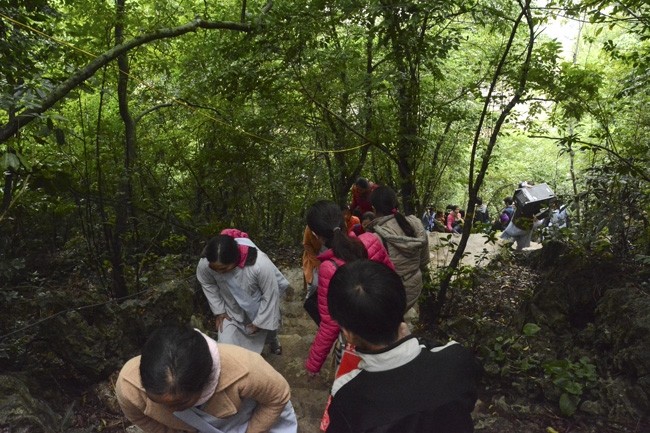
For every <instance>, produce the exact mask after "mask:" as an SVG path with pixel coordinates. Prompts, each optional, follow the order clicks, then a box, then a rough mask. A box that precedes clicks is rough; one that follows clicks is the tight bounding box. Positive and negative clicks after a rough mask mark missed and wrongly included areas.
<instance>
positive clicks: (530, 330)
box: [523, 323, 542, 337]
mask: <svg viewBox="0 0 650 433" xmlns="http://www.w3.org/2000/svg"><path fill="white" fill-rule="evenodd" d="M540 329H542V328H540V327H539V326H538V325H537V324H535V323H526V324H525V325H524V331H523V332H524V335H525V336H526V337H532V336H533V335H535V334H537V333H538V332H539V330H540Z"/></svg>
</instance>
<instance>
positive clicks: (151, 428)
mask: <svg viewBox="0 0 650 433" xmlns="http://www.w3.org/2000/svg"><path fill="white" fill-rule="evenodd" d="M115 390H116V393H117V399H118V402H119V404H120V407H121V408H122V411H123V412H124V414H125V415H126V417H127V418H128V419H129V420H131V422H133V423H134V424H135V425H137V426H138V427H140V428H141V429H142V430H143V431H144V432H145V433H171V432H183V431H190V432H194V431H199V432H202V433H203V432H205V433H220V432H222V433H264V432H273V433H276V432H277V433H280V432H282V433H285V432H286V433H289V432H291V433H295V432H296V431H297V421H296V416H295V413H294V411H293V407H292V406H291V402H290V401H289V398H290V391H289V384H288V383H287V381H286V380H285V379H284V377H282V375H281V374H280V373H278V372H277V371H275V370H274V369H273V367H272V366H271V365H270V364H268V363H267V362H266V361H265V360H264V359H263V358H262V357H261V356H260V355H259V354H257V353H255V352H252V351H249V350H246V349H243V348H241V347H238V346H233V345H229V344H217V342H216V341H214V340H213V339H211V338H209V337H208V336H206V335H204V334H202V333H201V332H199V331H197V330H195V329H192V328H189V327H181V326H167V327H163V328H160V329H158V330H157V331H155V332H154V333H153V334H152V335H151V337H150V338H149V340H148V341H147V342H146V344H145V345H144V347H143V349H142V355H141V356H137V357H135V358H133V359H131V360H129V361H128V362H127V363H126V364H125V365H124V367H123V368H122V370H121V372H120V375H119V377H118V379H117V383H116V386H115Z"/></svg>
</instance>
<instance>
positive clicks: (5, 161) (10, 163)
mask: <svg viewBox="0 0 650 433" xmlns="http://www.w3.org/2000/svg"><path fill="white" fill-rule="evenodd" d="M18 168H20V160H19V159H18V157H17V156H16V155H14V154H13V153H5V154H4V155H2V170H3V171H4V170H7V169H13V170H18Z"/></svg>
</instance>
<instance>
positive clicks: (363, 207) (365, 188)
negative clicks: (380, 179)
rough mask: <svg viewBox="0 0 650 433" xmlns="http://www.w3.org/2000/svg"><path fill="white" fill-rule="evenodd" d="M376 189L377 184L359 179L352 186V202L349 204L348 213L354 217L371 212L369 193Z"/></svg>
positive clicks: (363, 178)
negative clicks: (350, 212)
mask: <svg viewBox="0 0 650 433" xmlns="http://www.w3.org/2000/svg"><path fill="white" fill-rule="evenodd" d="M375 188H377V184H376V183H374V182H371V181H369V180H368V179H366V178H365V177H360V178H358V179H357V180H356V182H354V185H352V189H351V192H352V202H351V203H350V211H352V214H354V215H363V214H364V213H366V212H372V204H370V200H369V197H370V193H371V192H372V191H374V189H375Z"/></svg>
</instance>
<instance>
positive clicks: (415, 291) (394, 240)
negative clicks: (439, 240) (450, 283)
mask: <svg viewBox="0 0 650 433" xmlns="http://www.w3.org/2000/svg"><path fill="white" fill-rule="evenodd" d="M370 202H371V203H372V207H373V208H374V209H375V214H376V215H377V217H376V218H375V219H374V220H373V221H372V222H371V223H370V224H368V230H369V231H371V232H373V233H375V234H376V235H377V236H379V238H380V239H381V241H382V243H383V244H384V246H385V247H386V250H387V251H388V256H389V257H390V260H391V262H393V265H395V271H396V272H397V274H398V275H399V276H400V277H402V281H403V282H404V288H405V289H406V308H407V310H409V309H410V308H411V307H413V306H414V305H415V304H416V303H417V300H418V298H419V297H420V293H422V286H423V278H422V276H423V274H427V273H428V267H429V263H430V261H431V259H430V257H429V235H428V234H427V232H426V230H424V227H423V226H422V223H421V222H420V220H419V219H418V217H416V216H415V215H409V216H404V215H403V214H402V213H401V212H400V211H399V209H398V207H399V206H398V202H397V194H395V191H393V189H392V188H390V187H388V186H380V187H378V188H376V189H375V190H374V191H373V192H372V194H370ZM405 312H406V311H405Z"/></svg>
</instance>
